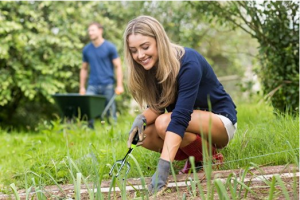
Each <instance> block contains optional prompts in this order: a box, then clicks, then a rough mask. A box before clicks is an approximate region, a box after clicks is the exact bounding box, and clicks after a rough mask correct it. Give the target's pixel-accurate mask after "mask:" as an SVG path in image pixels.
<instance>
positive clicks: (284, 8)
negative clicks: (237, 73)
mask: <svg viewBox="0 0 300 200" xmlns="http://www.w3.org/2000/svg"><path fill="white" fill-rule="evenodd" d="M190 5H192V7H193V8H194V9H197V10H198V11H199V12H200V13H202V14H203V15H209V16H211V17H212V18H213V17H216V18H217V19H218V21H219V22H220V23H221V24H226V25H231V27H233V28H241V29H243V30H244V31H245V32H247V33H248V34H249V35H251V36H252V37H253V38H255V39H257V41H258V43H259V55H258V57H259V58H260V61H261V68H260V69H259V71H258V74H259V76H260V79H261V82H262V85H263V92H264V94H265V95H266V96H267V97H269V98H271V102H272V105H273V107H274V108H275V109H276V110H277V111H279V112H281V113H285V112H287V111H289V112H292V113H298V110H299V85H298V84H299V66H298V64H299V2H297V1H264V2H262V3H259V2H257V1H235V2H209V3H207V2H192V3H190Z"/></svg>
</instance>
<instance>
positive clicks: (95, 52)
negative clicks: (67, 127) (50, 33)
mask: <svg viewBox="0 0 300 200" xmlns="http://www.w3.org/2000/svg"><path fill="white" fill-rule="evenodd" d="M88 34H89V37H90V40H91V42H90V43H89V44H87V45H86V46H85V47H84V48H83V52H82V54H83V58H82V67H81V70H80V89H79V93H80V94H82V95H84V94H98V95H104V96H105V97H106V104H107V103H108V102H109V100H111V98H113V96H114V94H115V93H116V94H121V93H123V92H124V88H123V73H122V66H121V60H120V58H119V55H118V53H117V49H116V47H115V45H114V44H112V43H111V42H109V41H107V40H105V39H104V38H103V36H102V34H103V27H102V25H101V24H99V23H97V22H93V23H91V24H90V25H89V27H88ZM88 67H90V72H89V80H88V87H87V90H86V89H85V84H86V79H87V77H88ZM115 77H116V83H115ZM110 110H111V112H110V113H109V116H110V117H112V118H113V119H114V121H115V122H116V120H117V115H116V104H115V102H113V103H112V105H111V109H110ZM89 127H91V128H93V127H94V122H93V120H91V121H90V122H89Z"/></svg>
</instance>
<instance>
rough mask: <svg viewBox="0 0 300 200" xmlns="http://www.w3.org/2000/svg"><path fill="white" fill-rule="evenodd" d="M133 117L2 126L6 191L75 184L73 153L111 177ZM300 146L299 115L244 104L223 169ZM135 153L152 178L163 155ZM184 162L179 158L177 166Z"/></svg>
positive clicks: (82, 165) (287, 155)
mask: <svg viewBox="0 0 300 200" xmlns="http://www.w3.org/2000/svg"><path fill="white" fill-rule="evenodd" d="M133 119H134V116H124V115H123V116H120V117H119V122H118V124H117V125H115V126H110V125H108V124H104V125H103V124H101V123H100V121H98V122H97V123H96V127H95V130H90V129H88V128H87V127H86V126H85V125H84V123H80V122H79V123H78V122H77V123H74V124H68V125H62V124H60V123H59V120H57V121H53V122H52V126H50V123H49V122H48V123H46V122H45V124H42V125H40V126H39V132H38V133H16V132H11V133H7V132H6V131H5V130H1V132H0V141H1V146H0V191H2V192H6V191H7V188H8V186H9V184H11V183H15V184H16V185H17V186H18V187H19V188H24V187H25V182H26V181H27V182H28V180H31V178H32V177H35V178H37V177H40V178H39V179H38V180H39V181H42V184H43V185H53V184H54V182H53V180H52V179H51V178H53V179H55V181H56V182H58V183H61V184H63V183H68V182H72V178H71V175H70V171H72V170H70V164H69V162H68V159H67V156H68V155H69V156H70V158H72V159H73V160H74V161H75V163H76V165H77V166H78V168H79V170H80V172H81V173H82V174H83V175H84V176H85V177H88V176H89V177H91V178H92V177H94V175H95V174H96V173H100V174H101V175H103V176H102V178H103V179H109V178H110V177H109V175H108V172H109V169H110V166H111V165H112V164H113V163H114V161H115V160H118V159H122V158H123V157H124V155H125V154H126V152H127V150H128V149H127V145H126V141H127V136H128V131H129V129H130V127H131V123H132V121H133ZM298 149H299V117H296V118H292V117H290V116H285V117H284V116H280V117H276V116H275V115H273V114H272V108H271V107H269V106H267V105H265V104H264V103H260V104H239V105H238V131H237V133H236V135H235V137H234V139H233V140H232V141H231V142H230V144H229V145H228V146H227V147H226V148H224V149H222V150H221V152H222V153H223V155H224V157H225V164H224V165H223V167H222V168H223V169H236V168H241V167H244V166H246V165H247V164H249V163H250V162H254V163H256V164H258V165H282V164H287V163H295V162H296V161H295V158H299V157H298V152H299V151H298ZM268 154H269V155H268ZM295 154H296V155H297V156H295ZM133 155H134V157H135V158H136V159H137V161H138V162H139V165H140V167H141V169H142V171H143V173H144V176H151V175H152V174H153V173H154V170H155V166H156V163H157V159H158V157H159V154H158V153H154V152H151V151H148V150H146V149H143V148H141V147H139V148H137V149H136V150H134V151H133ZM131 162H132V161H131ZM92 163H93V164H92ZM183 164H184V162H177V163H176V165H175V166H177V168H178V169H175V170H177V171H178V170H179V167H181V166H182V165H183ZM95 166H96V168H97V169H96V170H95ZM97 170H98V171H97ZM25 175H26V176H25ZM137 176H139V174H138V171H137V170H135V165H134V164H132V169H131V171H130V173H129V177H137ZM50 177H51V178H50Z"/></svg>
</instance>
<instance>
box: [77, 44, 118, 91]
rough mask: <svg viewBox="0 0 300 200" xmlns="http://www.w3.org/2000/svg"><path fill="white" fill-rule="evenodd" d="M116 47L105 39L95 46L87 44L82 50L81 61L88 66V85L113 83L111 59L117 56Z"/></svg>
mask: <svg viewBox="0 0 300 200" xmlns="http://www.w3.org/2000/svg"><path fill="white" fill-rule="evenodd" d="M118 57H119V56H118V52H117V49H116V47H115V46H114V45H113V44H112V43H111V42H108V41H106V40H104V42H103V43H102V44H101V45H100V46H98V47H95V46H94V45H93V43H89V44H87V45H86V46H85V47H84V48H83V51H82V61H83V62H87V63H88V64H89V66H90V75H89V81H88V84H89V85H108V84H113V83H115V78H114V65H113V62H112V61H113V60H114V59H115V58H118Z"/></svg>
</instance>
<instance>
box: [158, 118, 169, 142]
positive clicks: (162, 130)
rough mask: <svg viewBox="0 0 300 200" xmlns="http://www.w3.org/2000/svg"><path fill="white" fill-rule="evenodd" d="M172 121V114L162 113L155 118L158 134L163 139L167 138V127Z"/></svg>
mask: <svg viewBox="0 0 300 200" xmlns="http://www.w3.org/2000/svg"><path fill="white" fill-rule="evenodd" d="M169 123H170V114H162V115H160V116H158V117H157V119H156V120H155V128H156V131H157V134H158V135H159V137H161V138H162V139H164V138H165V135H166V130H167V127H168V125H169Z"/></svg>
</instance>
